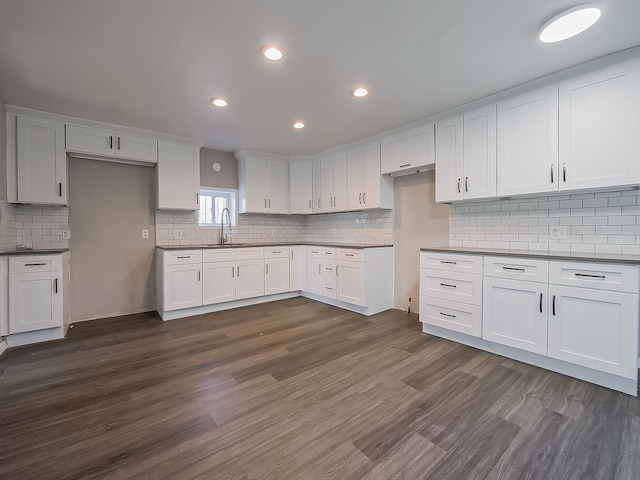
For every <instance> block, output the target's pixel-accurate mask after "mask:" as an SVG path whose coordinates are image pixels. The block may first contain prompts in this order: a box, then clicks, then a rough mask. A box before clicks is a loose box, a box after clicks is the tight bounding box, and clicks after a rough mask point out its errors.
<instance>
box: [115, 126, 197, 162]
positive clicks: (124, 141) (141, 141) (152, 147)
mask: <svg viewBox="0 0 640 480" xmlns="http://www.w3.org/2000/svg"><path fill="white" fill-rule="evenodd" d="M115 153H116V157H119V158H126V159H130V160H141V161H144V162H149V163H154V162H157V161H158V141H157V140H156V139H155V138H153V137H141V136H139V135H124V134H121V133H118V134H116V140H115ZM198 168H199V167H198Z"/></svg>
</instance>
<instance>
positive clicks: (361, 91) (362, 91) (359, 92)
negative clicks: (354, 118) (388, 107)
mask: <svg viewBox="0 0 640 480" xmlns="http://www.w3.org/2000/svg"><path fill="white" fill-rule="evenodd" d="M351 94H352V95H353V96H354V97H356V98H362V97H366V96H367V95H368V94H369V90H367V89H366V88H363V87H358V88H356V89H354V90H353V92H351Z"/></svg>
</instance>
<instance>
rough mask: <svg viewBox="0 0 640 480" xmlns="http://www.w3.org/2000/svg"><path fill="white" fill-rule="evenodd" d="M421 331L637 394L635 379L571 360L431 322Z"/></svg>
mask: <svg viewBox="0 0 640 480" xmlns="http://www.w3.org/2000/svg"><path fill="white" fill-rule="evenodd" d="M422 331H423V332H424V333H428V334H430V335H435V336H436V337H441V338H445V339H447V340H451V341H454V342H457V343H462V344H464V345H468V346H470V347H474V348H478V349H480V350H484V351H486V352H490V353H495V354H496V355H502V356H503V357H507V358H511V359H513V360H518V361H520V362H524V363H528V364H529V365H534V366H536V367H540V368H544V369H546V370H551V371H552V372H556V373H561V374H563V375H567V376H569V377H574V378H578V379H580V380H584V381H586V382H590V383H595V384H596V385H601V386H603V387H607V388H611V389H612V390H617V391H619V392H623V393H627V394H629V395H633V396H638V380H637V379H634V380H632V379H629V378H624V377H619V376H617V375H612V374H610V373H604V372H600V371H597V370H593V369H591V368H587V367H582V366H580V365H574V364H572V363H567V362H563V361H562V360H556V359H553V358H549V357H546V356H543V355H538V354H536V353H531V352H526V351H523V350H518V349H517V348H512V347H507V346H506V345H499V344H496V343H493V342H489V341H487V340H483V339H482V338H476V337H470V336H469V335H465V334H463V333H458V332H453V331H450V330H447V329H444V328H440V327H435V326H433V325H427V324H425V323H423V324H422Z"/></svg>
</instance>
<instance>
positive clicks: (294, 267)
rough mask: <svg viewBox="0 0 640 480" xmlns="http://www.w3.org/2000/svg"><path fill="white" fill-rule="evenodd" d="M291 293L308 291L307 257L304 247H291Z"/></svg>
mask: <svg viewBox="0 0 640 480" xmlns="http://www.w3.org/2000/svg"><path fill="white" fill-rule="evenodd" d="M289 258H290V259H291V261H290V262H289V291H290V292H295V291H297V290H306V285H307V257H306V247H305V246H304V245H293V246H291V247H289Z"/></svg>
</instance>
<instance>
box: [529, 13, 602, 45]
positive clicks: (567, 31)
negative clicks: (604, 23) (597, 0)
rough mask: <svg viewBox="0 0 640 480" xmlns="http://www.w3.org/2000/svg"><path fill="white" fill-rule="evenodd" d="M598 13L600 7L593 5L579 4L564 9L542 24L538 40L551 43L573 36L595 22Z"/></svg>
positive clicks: (598, 16)
mask: <svg viewBox="0 0 640 480" xmlns="http://www.w3.org/2000/svg"><path fill="white" fill-rule="evenodd" d="M600 14H601V12H600V9H599V8H598V7H596V6H594V5H579V6H577V7H573V8H570V9H569V10H565V11H564V12H562V13H560V14H558V15H556V16H555V17H553V18H551V19H550V20H549V21H547V22H546V23H545V24H544V25H543V26H542V28H541V29H540V40H541V41H543V42H545V43H553V42H560V41H562V40H566V39H567V38H571V37H575V36H576V35H578V34H579V33H582V32H584V31H585V30H586V29H587V28H589V27H591V26H592V25H593V24H594V23H596V22H597V21H598V19H599V18H600Z"/></svg>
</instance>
